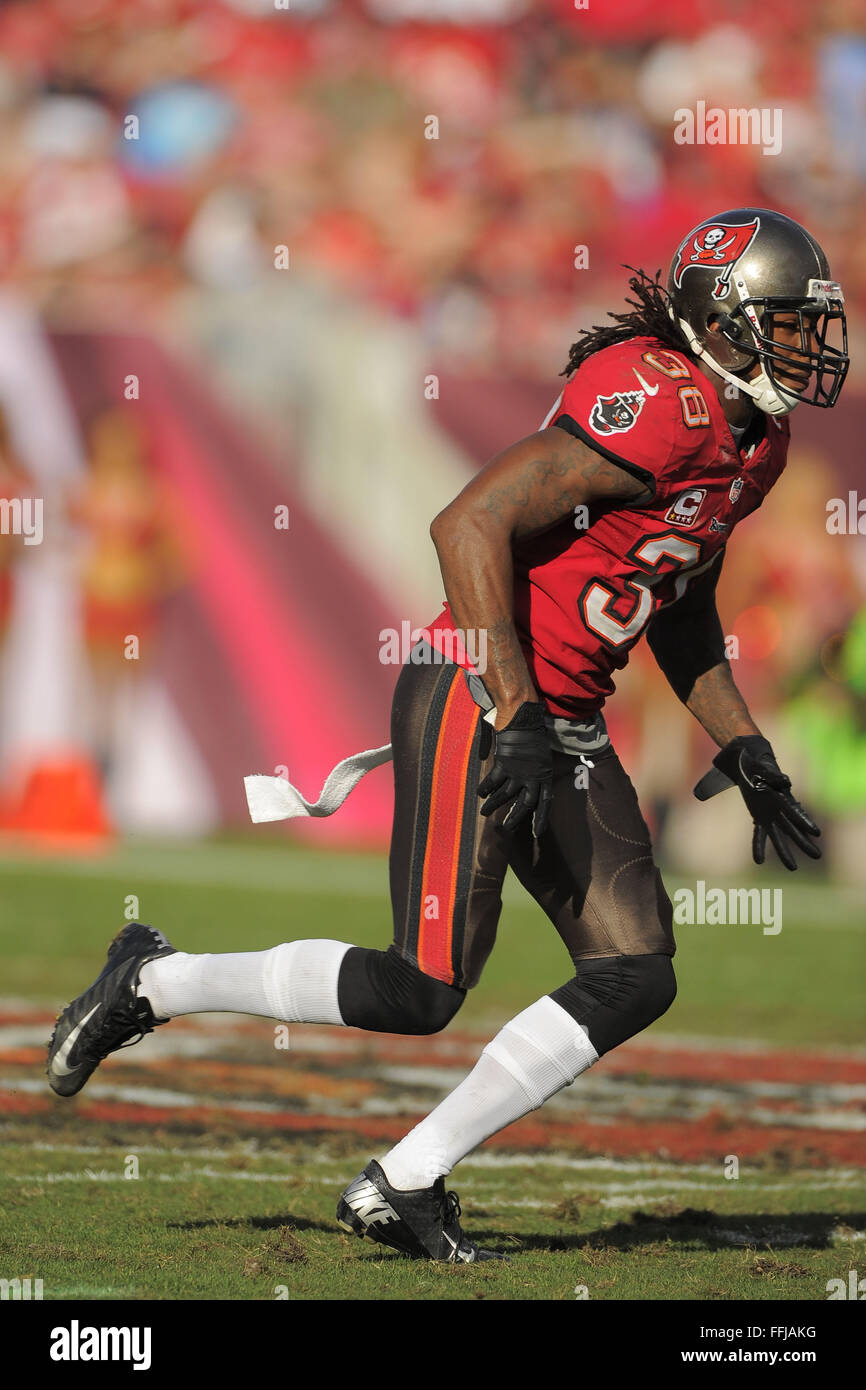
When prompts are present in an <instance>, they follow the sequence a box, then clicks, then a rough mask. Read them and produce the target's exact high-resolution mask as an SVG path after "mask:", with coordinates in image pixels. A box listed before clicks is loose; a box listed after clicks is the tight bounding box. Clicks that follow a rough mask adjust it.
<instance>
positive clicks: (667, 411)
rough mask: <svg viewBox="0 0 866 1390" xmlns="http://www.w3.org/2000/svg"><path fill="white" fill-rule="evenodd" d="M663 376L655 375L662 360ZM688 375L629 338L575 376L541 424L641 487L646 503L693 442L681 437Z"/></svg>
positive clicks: (654, 347) (647, 343)
mask: <svg viewBox="0 0 866 1390" xmlns="http://www.w3.org/2000/svg"><path fill="white" fill-rule="evenodd" d="M659 354H661V360H662V362H663V363H664V365H665V366H666V368H667V370H666V371H662V370H660V369H659V368H658V367H654V365H653V361H654V359H655V360H658V359H659ZM678 364H679V366H680V367H681V368H682V376H683V379H684V380H685V379H688V378H689V376H690V372H689V369H688V368H687V367H686V366H685V364H683V363H680V359H679V357H678V355H677V354H674V353H669V352H668V353H666V352H665V351H664V349H662V347H661V345H660V344H658V343H656V342H655V340H654V339H643V338H632V339H629V340H628V341H627V342H625V343H616V344H614V345H613V346H612V347H608V348H602V349H601V350H600V351H599V352H595V353H593V354H592V356H591V357H588V358H587V360H586V361H585V362H584V363H583V364H582V365H581V366H580V367H579V368H578V369H577V371H576V372H575V373H574V375H573V376H572V377H571V379H570V380H569V381H568V383H567V385H566V386H565V388H564V390H563V392H562V394H561V396H560V398H559V400H558V401H557V402H556V405H555V406H554V407H553V409H552V410H551V412H550V414H549V415H548V417H547V419H546V420H545V422H544V425H545V427H546V426H549V425H556V426H558V428H560V429H564V430H567V431H568V433H569V434H572V435H574V436H575V438H577V439H580V440H582V441H583V443H584V444H587V445H588V446H589V447H590V448H591V449H594V450H595V451H596V453H599V454H602V455H603V456H604V457H605V458H606V459H610V461H611V463H615V464H617V466H618V467H620V468H622V469H623V470H624V471H625V472H626V473H631V474H632V475H633V476H634V477H636V478H639V479H640V481H641V482H643V483H645V484H646V485H647V487H648V488H649V489H650V491H651V498H650V499H649V500H652V498H655V496H656V495H657V494H659V495H661V494H663V492H664V491H665V486H664V484H665V481H666V476H667V474H668V473H669V472H671V470H672V469H673V468H675V467H677V466H678V465H679V466H681V465H682V462H683V455H684V452H685V453H688V452H689V451H690V450H691V449H693V448H696V447H697V441H696V440H693V439H692V438H691V437H690V436H689V432H688V431H684V429H683V421H682V411H681V409H680V403H679V400H678V398H677V390H676V387H677V378H676V377H675V376H673V375H671V373H672V372H675V371H677V370H678Z"/></svg>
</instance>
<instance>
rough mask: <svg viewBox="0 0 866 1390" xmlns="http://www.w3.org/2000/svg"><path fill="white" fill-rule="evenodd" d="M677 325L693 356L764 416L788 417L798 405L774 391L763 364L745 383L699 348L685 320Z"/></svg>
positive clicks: (703, 349) (792, 399) (695, 337)
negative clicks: (744, 396)
mask: <svg viewBox="0 0 866 1390" xmlns="http://www.w3.org/2000/svg"><path fill="white" fill-rule="evenodd" d="M677 323H678V324H679V326H680V328H681V329H682V330H683V332H684V333H685V335H686V337H687V338H688V340H689V344H690V345H691V349H692V352H693V353H694V354H695V356H696V357H700V359H701V361H702V362H706V363H707V365H708V366H710V367H712V369H713V371H714V372H717V373H718V374H719V376H721V377H724V379H725V381H730V382H731V383H732V384H733V385H734V386H736V388H737V390H738V391H743V392H744V393H745V394H746V395H747V396H751V398H752V400H753V401H754V402H755V405H756V406H757V407H758V409H759V410H763V411H764V412H765V414H767V415H790V413H791V411H792V410H793V409H794V407H795V406H797V405H799V404H800V402H799V401H798V400H797V398H796V396H788V395H784V394H782V393H781V392H780V391H778V390H777V389H776V387H775V386H774V385H773V383H772V381H771V380H770V378H769V377H768V376H767V373H766V371H765V369H764V366H763V363H762V364H761V370H760V372H759V373H758V375H757V376H756V377H753V378H752V380H751V381H745V380H744V379H743V378H742V377H741V376H734V375H733V373H732V372H728V371H726V370H725V368H724V367H720V366H719V364H718V362H717V361H716V359H715V358H714V357H713V356H712V355H711V354H710V353H709V352H707V350H706V348H703V347H701V345H700V343H699V341H698V336H697V334H696V333H695V331H694V329H693V328H692V327H691V325H690V324H688V323H687V322H686V320H685V319H680V318H678V319H677Z"/></svg>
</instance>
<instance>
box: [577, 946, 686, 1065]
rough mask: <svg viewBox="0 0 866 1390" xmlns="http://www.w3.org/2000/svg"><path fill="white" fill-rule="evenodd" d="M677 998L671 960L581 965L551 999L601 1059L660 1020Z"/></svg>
mask: <svg viewBox="0 0 866 1390" xmlns="http://www.w3.org/2000/svg"><path fill="white" fill-rule="evenodd" d="M676 993H677V983H676V976H675V975H674V967H673V962H672V961H671V958H670V956H663V955H654V956H604V957H602V958H601V959H599V960H585V961H580V962H579V964H578V967H577V974H576V975H575V977H574V979H573V980H569V982H568V984H565V985H560V987H559V989H557V990H554V992H553V993H552V994H551V996H550V997H551V999H554V1000H555V1001H556V1003H557V1004H559V1005H560V1007H561V1008H563V1009H565V1011H566V1013H569V1014H571V1017H572V1018H573V1019H575V1020H576V1022H578V1023H580V1024H581V1025H582V1026H583V1027H584V1028H585V1029H586V1031H587V1033H588V1034H589V1038H590V1041H591V1042H592V1045H593V1047H594V1048H595V1050H596V1052H597V1053H598V1055H599V1057H601V1056H602V1055H603V1054H604V1053H605V1052H610V1050H611V1049H612V1048H614V1047H619V1044H620V1043H623V1042H625V1041H626V1039H627V1038H631V1037H634V1035H635V1033H640V1032H641V1031H642V1030H643V1029H644V1028H648V1027H649V1025H650V1024H651V1023H653V1022H654V1021H655V1020H656V1019H657V1018H661V1016H662V1014H663V1013H665V1012H666V1011H667V1009H669V1008H670V1006H671V1004H672V1003H673V1002H674V999H675V998H676Z"/></svg>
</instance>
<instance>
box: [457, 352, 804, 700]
mask: <svg viewBox="0 0 866 1390" xmlns="http://www.w3.org/2000/svg"><path fill="white" fill-rule="evenodd" d="M764 420H765V433H764V437H763V438H762V439H761V440H760V442H759V443H757V444H755V445H753V446H751V447H750V448H749V449H747V450H746V451H745V452H743V453H741V452H740V451H739V449H738V448H737V443H736V441H735V439H734V436H733V435H732V434H731V431H730V429H729V428H728V423H727V421H726V420H725V416H724V413H723V411H722V407H721V403H720V401H719V399H718V396H717V395H716V392H715V390H714V389H713V386H712V384H711V383H710V382H709V381H708V380H707V378H706V376H705V375H704V373H703V372H702V371H700V369H699V368H697V367H696V366H695V365H694V363H693V362H692V361H690V359H689V358H688V357H687V356H686V355H685V354H683V353H679V352H672V351H671V350H670V349H669V348H665V347H664V345H663V344H662V343H660V342H659V341H658V340H657V339H654V338H632V339H630V340H629V341H628V342H625V343H617V344H615V345H614V346H612V347H608V348H603V349H601V350H600V351H599V352H596V353H593V354H592V356H591V357H589V358H587V360H586V361H585V362H584V363H582V364H581V366H580V367H579V368H578V370H577V371H576V372H575V373H574V375H573V376H572V377H571V378H570V380H569V381H568V383H567V385H566V386H565V388H564V390H563V391H562V393H561V394H560V396H559V398H558V399H557V401H556V403H555V405H554V406H553V408H552V410H551V411H550V412H549V414H548V415H547V417H546V419H545V420H544V422H543V424H542V426H541V427H542V428H546V427H548V426H557V427H558V428H561V429H566V430H568V432H569V433H571V434H573V435H575V436H576V437H577V438H578V439H581V440H583V441H584V442H585V443H586V444H588V445H590V446H591V447H592V448H593V449H595V450H596V451H597V452H598V453H600V454H603V455H604V457H605V458H608V459H610V460H611V461H612V462H613V463H616V464H617V465H619V467H621V468H623V469H625V470H626V471H627V472H629V473H632V474H634V475H635V476H636V477H638V478H640V479H641V480H642V481H644V482H645V483H646V484H647V485H648V487H650V488H652V490H653V496H652V498H651V499H650V501H648V502H645V503H643V504H641V505H631V506H628V505H624V504H622V503H616V502H613V503H598V504H595V503H593V504H591V505H590V506H588V507H585V508H581V507H577V508H575V514H574V517H573V518H572V517H566V518H564V520H563V521H562V522H559V523H557V525H556V526H553V527H551V528H550V529H549V530H547V531H544V532H541V533H540V534H539V535H537V536H534V537H530V538H527V539H518V540H516V541H515V542H514V547H513V551H514V621H515V626H516V628H517V633H518V636H519V638H520V642H521V646H522V648H523V653H524V656H525V657H526V662H527V665H528V667H529V673H530V675H531V677H532V680H533V683H534V685H535V686H536V689H537V690H538V692H539V694H540V696H541V698H542V699H543V700H544V701H545V703H546V705H547V707H548V709H549V710H550V712H551V713H552V714H556V715H561V716H563V717H565V718H567V719H575V718H585V717H586V715H587V714H590V713H591V712H593V711H594V710H597V709H599V708H600V707H601V705H603V704H604V701H605V700H606V698H607V697H608V695H610V694H611V693H612V692H613V690H614V683H613V679H612V673H613V672H614V671H615V670H618V669H620V668H621V667H623V666H625V664H626V662H627V661H628V657H629V653H630V652H631V649H632V647H633V646H634V645H635V643H636V642H637V641H638V640H639V638H640V637H641V635H642V634H643V632H644V631H645V629H646V627H647V624H648V623H649V621H650V619H651V618H652V616H653V614H654V613H656V612H657V611H658V609H659V608H660V607H662V606H663V605H666V604H669V603H674V602H676V600H677V599H678V598H679V597H680V596H681V595H682V594H683V593H684V592H685V588H686V586H687V584H688V582H689V579H690V578H692V577H694V576H695V575H697V574H698V573H702V572H703V571H704V570H705V569H707V568H708V566H709V565H710V564H711V563H712V562H713V560H714V559H715V558H716V557H717V556H718V554H719V552H720V551H721V550H723V549H724V546H725V544H726V542H727V539H728V537H729V535H730V534H731V532H732V531H733V529H734V527H735V526H736V525H737V523H738V522H740V521H742V519H743V517H745V516H748V515H749V513H750V512H753V511H755V509H756V508H757V507H759V506H760V505H761V503H762V502H763V500H764V497H765V496H766V494H767V493H768V492H769V490H770V488H771V487H772V486H773V484H774V483H775V482H776V480H777V478H778V477H779V476H780V474H781V472H782V470H783V469H784V467H785V461H786V457H787V452H788V439H789V428H788V422H787V419H786V418H784V417H783V418H781V419H776V418H774V417H773V416H770V415H767V416H765V417H764ZM453 626H454V624H453V620H452V618H451V615H450V612H449V610H448V605H447V604H446V605H445V611H444V613H442V614H441V615H440V617H439V618H437V619H436V620H435V622H434V623H433V624H431V628H432V629H441V628H443V627H447V628H452V627H453ZM437 645H438V643H437ZM461 664H465V665H468V662H464V661H461ZM482 675H483V673H482Z"/></svg>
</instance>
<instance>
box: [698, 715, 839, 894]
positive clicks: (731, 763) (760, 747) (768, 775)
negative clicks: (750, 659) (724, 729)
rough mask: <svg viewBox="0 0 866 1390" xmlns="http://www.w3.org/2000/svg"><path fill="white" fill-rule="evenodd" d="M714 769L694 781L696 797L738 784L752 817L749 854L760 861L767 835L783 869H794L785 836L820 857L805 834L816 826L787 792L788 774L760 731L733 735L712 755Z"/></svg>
mask: <svg viewBox="0 0 866 1390" xmlns="http://www.w3.org/2000/svg"><path fill="white" fill-rule="evenodd" d="M713 767H714V768H717V769H718V771H717V772H708V773H707V774H706V775H705V776H704V777H702V778H701V780H700V782H698V785H697V786H696V787H695V796H696V797H697V798H698V801H706V800H707V799H708V798H709V797H711V796H715V795H716V792H721V791H724V790H725V789H726V788H727V787H730V786H737V787H739V789H740V791H741V793H742V797H743V800H744V801H745V803H746V805H747V806H748V808H749V813H750V815H751V817H752V820H753V821H754V823H755V833H754V835H753V836H752V858H753V859H754V861H755V863H756V864H763V862H764V852H765V849H766V845H767V836H768V835H769V837H770V841H771V843H772V844H773V846H774V847H775V850H776V853H777V854H778V856H779V858H780V859H781V861H782V863H783V864H784V866H785V868H786V869H796V867H797V862H796V860H795V858H794V856H793V854H792V853H791V847H790V844H789V843H788V842H789V841H790V842H791V843H792V844H794V845H796V846H797V848H798V849H800V850H802V851H803V853H804V854H807V855H808V856H809V858H810V859H820V858H821V851H820V850H819V848H818V846H817V845H816V844H815V843H814V840H813V839H810V838H809V837H810V836H816V835H820V834H821V831H820V830H819V829H818V826H817V825H816V824H815V822H814V821H813V820H812V817H811V816H810V815H808V814H807V812H806V811H804V810H803V807H802V806H801V805H800V803H799V801H795V800H794V798H793V796H792V795H791V779H790V777H786V776H785V774H784V772H783V771H782V770H781V768H780V767H779V764H778V763H777V762H776V759H775V756H774V754H773V750H772V748H771V747H770V745H769V743H768V742H767V740H766V739H765V738H761V736H760V734H749V735H747V736H746V737H745V738H734V739H731V742H730V743H729V744H727V745H726V747H724V748H723V749H722V751H721V753H717V754H716V756H715V757H714V758H713Z"/></svg>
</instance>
